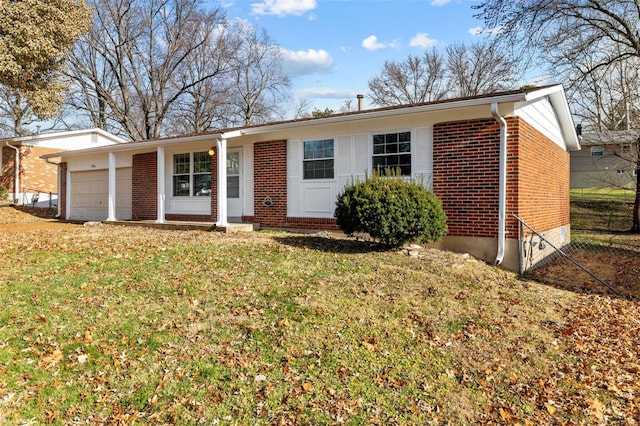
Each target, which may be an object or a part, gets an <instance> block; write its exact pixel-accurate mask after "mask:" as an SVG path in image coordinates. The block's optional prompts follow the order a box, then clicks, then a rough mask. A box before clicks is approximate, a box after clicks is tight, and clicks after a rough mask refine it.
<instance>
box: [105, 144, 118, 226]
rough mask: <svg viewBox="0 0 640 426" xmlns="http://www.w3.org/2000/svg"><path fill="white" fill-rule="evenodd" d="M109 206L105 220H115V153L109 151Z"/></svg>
mask: <svg viewBox="0 0 640 426" xmlns="http://www.w3.org/2000/svg"><path fill="white" fill-rule="evenodd" d="M108 185H109V189H108V191H109V196H108V199H109V208H108V213H107V222H112V221H114V220H116V154H115V152H110V153H109V184H108Z"/></svg>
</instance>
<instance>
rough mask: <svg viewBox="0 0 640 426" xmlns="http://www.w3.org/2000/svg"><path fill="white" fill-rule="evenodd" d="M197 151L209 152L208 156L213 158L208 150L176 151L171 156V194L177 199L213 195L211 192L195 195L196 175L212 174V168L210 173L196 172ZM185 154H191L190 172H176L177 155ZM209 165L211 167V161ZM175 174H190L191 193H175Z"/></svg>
mask: <svg viewBox="0 0 640 426" xmlns="http://www.w3.org/2000/svg"><path fill="white" fill-rule="evenodd" d="M196 153H205V154H207V157H208V158H209V160H211V158H210V157H209V154H208V153H207V152H206V151H190V152H176V153H174V154H172V156H171V196H172V197H174V198H177V199H183V200H186V199H191V198H194V199H205V198H207V197H211V194H209V195H195V194H194V190H195V177H196V176H201V175H206V174H209V175H211V170H210V171H209V173H206V172H204V173H196V172H195V171H194V169H195V154H196ZM184 154H189V173H178V174H176V173H175V170H176V169H175V164H176V163H175V161H176V155H184ZM209 167H211V163H209ZM175 176H189V195H175V188H174V184H175V181H174V177H175Z"/></svg>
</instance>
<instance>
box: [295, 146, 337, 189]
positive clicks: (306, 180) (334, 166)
mask: <svg viewBox="0 0 640 426" xmlns="http://www.w3.org/2000/svg"><path fill="white" fill-rule="evenodd" d="M316 141H331V143H332V144H333V157H322V158H304V146H305V143H306V142H316ZM301 142H302V147H301V148H302V149H301V150H300V151H301V155H302V169H301V170H300V177H301V178H302V181H304V182H332V181H335V180H336V174H337V173H336V138H333V137H331V138H317V139H308V140H302V141H301ZM323 160H333V177H330V178H305V177H304V164H305V163H307V162H312V161H323Z"/></svg>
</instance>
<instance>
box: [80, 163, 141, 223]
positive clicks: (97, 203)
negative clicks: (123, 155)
mask: <svg viewBox="0 0 640 426" xmlns="http://www.w3.org/2000/svg"><path fill="white" fill-rule="evenodd" d="M70 184H71V185H70V186H71V188H70V194H71V197H70V212H69V213H70V214H69V219H73V220H98V221H99V220H105V219H106V218H107V216H108V213H109V212H108V209H109V197H108V194H109V171H108V170H91V171H83V172H72V173H71V179H70ZM116 218H117V219H119V220H129V219H131V167H125V168H121V169H117V170H116Z"/></svg>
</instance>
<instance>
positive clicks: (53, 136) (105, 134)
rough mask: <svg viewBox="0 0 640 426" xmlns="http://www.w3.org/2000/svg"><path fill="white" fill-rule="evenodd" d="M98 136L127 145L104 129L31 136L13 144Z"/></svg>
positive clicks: (18, 139)
mask: <svg viewBox="0 0 640 426" xmlns="http://www.w3.org/2000/svg"><path fill="white" fill-rule="evenodd" d="M93 133H95V134H98V135H100V136H102V137H103V138H105V139H108V140H110V141H113V142H114V143H115V144H124V143H127V141H126V140H124V139H122V138H120V137H118V136H116V135H113V134H111V133H109V132H106V131H104V130H102V129H99V128H97V127H96V128H93V129H83V130H71V131H68V132H52V133H39V134H37V135H30V136H22V137H19V138H13V139H11V141H12V142H20V143H23V142H40V141H50V140H55V139H64V138H68V137H70V136H81V135H90V134H93Z"/></svg>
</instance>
